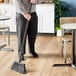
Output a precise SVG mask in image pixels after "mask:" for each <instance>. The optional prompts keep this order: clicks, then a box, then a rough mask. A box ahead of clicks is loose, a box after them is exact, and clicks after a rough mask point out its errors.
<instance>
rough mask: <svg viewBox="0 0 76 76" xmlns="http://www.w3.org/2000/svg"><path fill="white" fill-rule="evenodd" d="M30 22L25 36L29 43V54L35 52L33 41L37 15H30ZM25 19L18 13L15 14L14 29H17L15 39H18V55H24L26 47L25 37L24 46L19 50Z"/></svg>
mask: <svg viewBox="0 0 76 76" xmlns="http://www.w3.org/2000/svg"><path fill="white" fill-rule="evenodd" d="M31 16H32V17H31V20H30V21H29V25H28V30H27V35H28V42H29V52H34V51H35V40H36V35H37V24H38V17H37V14H36V13H35V12H34V13H31ZM26 21H27V20H26V19H25V18H24V16H23V15H22V14H20V13H17V14H16V25H17V27H16V29H17V37H18V53H19V54H20V55H24V54H25V49H26V48H25V47H26V37H25V44H24V45H23V48H22V50H20V48H21V46H22V40H23V37H24V31H25V28H26Z"/></svg>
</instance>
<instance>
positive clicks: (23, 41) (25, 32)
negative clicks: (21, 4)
mask: <svg viewBox="0 0 76 76" xmlns="http://www.w3.org/2000/svg"><path fill="white" fill-rule="evenodd" d="M31 8H32V3H31V4H30V6H29V13H30V12H31ZM28 23H29V21H28V20H27V21H26V27H25V31H24V36H23V40H22V46H21V50H22V49H23V45H24V43H25V37H26V34H27V29H28Z"/></svg>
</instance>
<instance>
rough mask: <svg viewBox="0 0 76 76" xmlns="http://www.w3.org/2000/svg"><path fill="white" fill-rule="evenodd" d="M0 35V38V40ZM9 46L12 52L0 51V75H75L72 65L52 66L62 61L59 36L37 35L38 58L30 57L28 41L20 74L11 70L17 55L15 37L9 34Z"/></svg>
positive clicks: (69, 48) (75, 71)
mask: <svg viewBox="0 0 76 76" xmlns="http://www.w3.org/2000/svg"><path fill="white" fill-rule="evenodd" d="M1 37H2V36H0V40H1ZM10 48H13V49H14V52H10V51H0V76H76V70H75V69H73V68H72V67H53V64H55V63H64V59H63V57H61V55H60V54H61V53H60V52H61V38H60V37H51V36H38V37H37V40H36V52H37V53H38V54H39V58H32V57H31V55H30V54H29V52H28V43H27V46H26V50H27V52H26V53H27V54H26V55H25V61H24V62H23V63H25V64H26V71H27V73H26V74H20V73H18V72H15V71H13V70H11V66H12V64H13V63H14V61H17V60H18V57H17V37H16V36H15V35H12V36H11V44H10ZM67 53H68V54H67V63H68V62H69V61H68V57H69V56H71V45H70V44H69V47H67Z"/></svg>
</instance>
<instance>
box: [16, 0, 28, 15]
mask: <svg viewBox="0 0 76 76" xmlns="http://www.w3.org/2000/svg"><path fill="white" fill-rule="evenodd" d="M17 3H18V4H19V8H20V11H21V12H22V13H23V14H25V13H26V12H27V11H26V7H24V4H23V3H22V1H21V0H17Z"/></svg>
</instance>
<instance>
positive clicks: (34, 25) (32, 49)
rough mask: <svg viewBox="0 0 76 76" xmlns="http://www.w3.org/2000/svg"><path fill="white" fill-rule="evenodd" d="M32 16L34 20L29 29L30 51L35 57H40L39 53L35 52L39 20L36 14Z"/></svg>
mask: <svg viewBox="0 0 76 76" xmlns="http://www.w3.org/2000/svg"><path fill="white" fill-rule="evenodd" d="M31 15H32V18H31V20H30V22H29V27H28V41H29V49H30V53H31V54H32V55H33V57H38V55H37V53H36V52H35V40H36V35H37V23H38V19H37V15H36V13H34V14H31Z"/></svg>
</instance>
